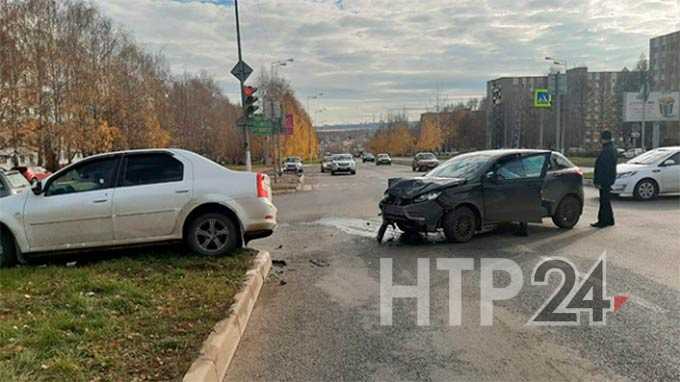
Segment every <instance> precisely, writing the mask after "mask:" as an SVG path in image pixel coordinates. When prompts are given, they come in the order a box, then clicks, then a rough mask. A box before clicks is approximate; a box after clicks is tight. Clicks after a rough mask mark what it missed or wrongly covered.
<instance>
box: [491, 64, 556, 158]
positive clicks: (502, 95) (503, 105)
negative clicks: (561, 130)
mask: <svg viewBox="0 0 680 382" xmlns="http://www.w3.org/2000/svg"><path fill="white" fill-rule="evenodd" d="M548 81H549V79H548V76H524V77H501V78H497V79H495V80H491V81H488V82H487V86H486V93H487V100H488V106H487V123H486V125H487V139H488V146H490V147H512V146H517V145H519V146H528V147H530V146H540V145H541V144H540V140H541V138H543V137H540V136H539V135H540V131H544V132H545V131H546V129H541V128H540V126H537V125H538V124H540V123H541V122H543V123H545V124H549V123H550V122H549V121H551V120H553V119H554V116H553V113H552V111H551V110H535V109H534V108H533V92H534V89H536V88H547V87H548ZM494 94H495V96H494ZM551 117H552V118H551ZM541 119H542V120H541ZM543 127H545V126H543ZM537 128H538V134H537V131H535V130H536V129H537ZM550 139H554V138H550ZM548 141H549V140H548V139H547V138H546V140H544V141H543V143H544V145H547V142H548Z"/></svg>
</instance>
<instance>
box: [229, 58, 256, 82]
mask: <svg viewBox="0 0 680 382" xmlns="http://www.w3.org/2000/svg"><path fill="white" fill-rule="evenodd" d="M252 73H253V68H251V67H250V66H248V64H246V63H245V62H243V61H239V62H238V64H236V65H235V66H234V69H232V70H231V74H233V75H234V77H236V78H238V80H239V81H241V82H246V80H247V79H248V77H250V75H251V74H252Z"/></svg>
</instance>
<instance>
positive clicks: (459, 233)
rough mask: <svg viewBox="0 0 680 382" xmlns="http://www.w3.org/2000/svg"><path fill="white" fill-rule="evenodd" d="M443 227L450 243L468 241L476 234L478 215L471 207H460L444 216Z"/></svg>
mask: <svg viewBox="0 0 680 382" xmlns="http://www.w3.org/2000/svg"><path fill="white" fill-rule="evenodd" d="M443 228H444V235H445V236H446V240H448V241H449V242H450V243H465V242H468V241H470V240H472V238H473V237H474V236H475V231H476V229H477V215H475V213H474V212H473V211H472V209H470V207H466V206H462V207H458V208H456V209H455V210H453V211H451V212H449V213H447V214H446V215H445V216H444V220H443Z"/></svg>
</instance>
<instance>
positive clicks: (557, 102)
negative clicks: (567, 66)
mask: <svg viewBox="0 0 680 382" xmlns="http://www.w3.org/2000/svg"><path fill="white" fill-rule="evenodd" d="M555 97H556V100H555V109H556V110H555V117H556V119H557V121H556V122H555V150H557V151H559V152H562V150H561V148H562V139H561V138H562V129H561V122H562V116H561V114H562V113H561V112H562V103H561V102H560V101H561V98H562V97H560V72H559V71H558V72H557V73H555Z"/></svg>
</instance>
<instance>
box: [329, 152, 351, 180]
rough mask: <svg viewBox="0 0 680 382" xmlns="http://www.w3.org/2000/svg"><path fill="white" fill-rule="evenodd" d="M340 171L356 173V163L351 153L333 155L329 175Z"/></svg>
mask: <svg viewBox="0 0 680 382" xmlns="http://www.w3.org/2000/svg"><path fill="white" fill-rule="evenodd" d="M341 172H345V173H349V174H352V175H354V174H356V173H357V163H356V162H355V161H354V156H352V154H338V155H333V160H331V175H335V174H338V173H341Z"/></svg>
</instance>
